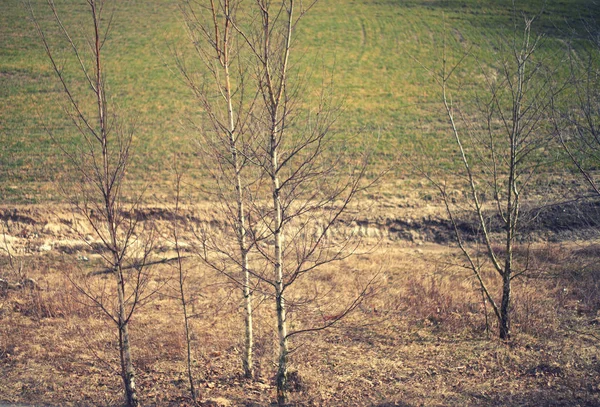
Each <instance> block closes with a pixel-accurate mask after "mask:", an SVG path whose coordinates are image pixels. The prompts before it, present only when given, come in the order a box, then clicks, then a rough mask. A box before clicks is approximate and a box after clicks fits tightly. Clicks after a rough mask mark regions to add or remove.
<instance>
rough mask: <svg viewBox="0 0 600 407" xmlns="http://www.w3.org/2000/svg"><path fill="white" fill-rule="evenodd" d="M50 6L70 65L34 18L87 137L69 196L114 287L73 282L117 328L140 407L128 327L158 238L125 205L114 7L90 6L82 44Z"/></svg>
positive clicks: (126, 145)
mask: <svg viewBox="0 0 600 407" xmlns="http://www.w3.org/2000/svg"><path fill="white" fill-rule="evenodd" d="M47 3H48V7H49V10H50V11H51V13H52V15H53V17H54V21H55V23H56V25H57V28H58V30H59V34H60V35H61V37H62V39H63V41H64V44H66V46H67V48H69V49H70V51H71V54H72V56H73V59H72V60H67V62H65V64H64V65H61V64H60V62H59V59H58V58H57V57H56V56H55V52H54V51H53V48H52V46H51V44H50V41H49V37H48V36H47V35H46V33H45V30H44V29H43V28H42V26H41V23H40V22H39V20H38V19H36V17H35V14H34V8H33V6H32V5H31V3H27V5H28V7H29V11H30V13H31V16H32V18H33V21H34V25H35V28H36V29H37V32H38V34H39V37H40V38H41V41H42V43H43V46H44V49H45V51H46V54H47V56H48V59H49V61H50V63H51V65H52V68H53V69H54V72H55V74H56V76H57V77H58V80H59V83H60V85H61V86H62V90H63V94H64V95H65V97H66V103H65V111H66V113H67V114H68V116H69V118H70V119H71V121H72V123H73V126H74V127H75V128H76V129H77V131H78V133H79V136H80V137H79V141H78V143H79V144H78V145H77V146H76V148H75V151H73V150H69V149H67V148H64V149H63V152H64V153H65V154H66V155H67V157H68V159H69V162H70V164H71V165H72V166H73V169H74V173H75V174H76V180H75V181H74V182H73V183H72V184H70V186H69V187H68V188H70V189H67V190H66V193H67V194H70V195H73V196H72V202H73V204H74V207H75V210H76V211H77V212H78V213H79V214H81V215H82V216H83V217H84V218H85V220H86V221H87V224H88V225H89V227H91V229H92V230H93V231H94V233H95V235H96V237H97V239H99V241H100V242H101V244H102V247H103V249H104V250H102V252H101V256H102V260H103V262H104V263H105V266H106V272H108V273H110V274H112V276H113V277H114V286H107V284H106V282H100V281H98V279H97V278H95V277H94V275H95V274H97V273H92V274H89V275H88V276H87V277H81V278H73V279H72V282H73V284H75V286H76V288H77V289H78V290H79V291H80V292H81V293H82V294H83V295H85V296H86V297H87V298H88V299H89V300H90V301H91V302H92V303H94V304H95V305H96V306H98V307H99V308H100V309H101V310H102V311H103V313H104V314H105V315H106V316H107V317H108V318H109V319H110V320H112V321H113V322H114V324H115V326H116V327H117V331H118V345H119V346H118V350H119V355H120V361H121V368H120V375H121V377H122V379H123V385H124V389H125V402H126V404H127V406H137V405H139V400H138V392H137V387H136V381H135V371H134V367H133V362H132V359H133V357H132V352H131V341H130V336H129V323H130V321H131V317H132V315H133V314H134V312H135V311H136V309H137V308H138V307H139V306H141V305H142V304H143V303H144V301H146V300H147V299H148V298H149V296H150V295H151V294H152V293H151V292H148V290H146V288H147V283H148V280H149V277H150V275H149V273H148V272H147V270H146V266H147V263H148V257H149V254H150V252H151V249H152V240H153V239H152V230H149V229H146V230H142V229H141V227H140V225H139V224H138V222H137V220H136V217H135V216H133V213H134V211H135V209H137V208H138V207H139V205H140V199H141V195H140V196H138V197H137V198H134V199H133V200H132V203H131V204H127V203H126V198H125V192H124V187H125V178H126V173H127V168H128V165H129V163H130V161H131V145H132V137H133V129H132V128H128V127H127V126H125V125H123V123H122V122H121V121H120V120H119V119H118V117H117V115H116V113H115V109H114V103H113V101H112V100H111V99H110V98H109V97H108V95H107V76H106V74H105V72H104V58H103V52H102V51H103V47H104V45H105V43H106V41H107V38H108V36H109V32H110V30H111V22H112V19H113V15H114V8H110V9H109V5H110V3H111V2H110V1H108V0H87V1H86V4H87V5H86V7H87V9H88V12H89V17H90V22H89V24H90V26H89V27H90V28H91V30H90V32H91V35H90V36H89V37H87V38H85V40H84V41H85V46H83V45H80V43H79V42H78V41H77V40H76V39H74V37H73V36H72V35H71V33H70V32H69V30H68V29H67V27H66V26H65V25H64V24H63V20H62V19H61V16H60V13H59V11H58V8H57V6H56V5H55V3H54V1H53V0H48V1H47ZM69 63H71V65H69ZM73 66H76V67H77V68H73ZM74 73H78V75H79V79H80V80H81V81H83V83H84V84H85V88H84V90H81V91H76V90H74V89H78V87H77V86H76V85H75V84H74V83H73V82H70V80H71V78H72V77H71V74H74Z"/></svg>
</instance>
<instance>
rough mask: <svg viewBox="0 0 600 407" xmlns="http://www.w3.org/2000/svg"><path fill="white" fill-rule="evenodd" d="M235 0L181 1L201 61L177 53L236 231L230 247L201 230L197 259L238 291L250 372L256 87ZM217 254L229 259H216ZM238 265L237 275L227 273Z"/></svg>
mask: <svg viewBox="0 0 600 407" xmlns="http://www.w3.org/2000/svg"><path fill="white" fill-rule="evenodd" d="M240 3H241V1H239V0H218V1H216V2H215V1H214V0H210V1H204V2H191V1H184V2H182V4H181V10H182V14H183V16H184V20H185V24H186V27H187V32H188V34H189V37H190V40H191V42H192V44H193V45H194V48H195V51H196V56H197V57H198V59H199V61H200V62H201V67H200V69H199V70H198V71H195V70H194V69H192V68H190V67H189V66H187V65H186V63H185V60H184V58H183V57H182V56H177V64H178V67H179V70H180V72H181V74H182V76H183V78H184V80H185V82H186V84H187V85H188V86H189V87H190V89H192V90H193V92H194V94H195V96H196V97H197V100H198V101H199V103H200V107H201V109H202V111H203V112H204V113H205V114H206V117H207V120H206V123H208V125H205V126H203V127H202V128H201V132H200V134H201V142H200V147H201V149H202V155H203V158H204V159H205V162H204V169H206V170H208V172H209V174H210V175H211V178H212V180H213V181H214V186H215V188H214V189H212V190H211V191H210V194H211V195H212V196H213V197H215V198H216V200H217V202H219V204H220V205H221V208H222V209H223V211H224V213H225V216H224V218H225V219H226V220H227V221H228V222H230V223H229V227H230V230H231V231H232V232H233V233H234V235H235V240H236V242H237V247H229V246H228V245H227V244H226V243H225V242H223V241H222V240H218V239H216V237H215V236H213V235H210V234H209V233H207V232H206V231H205V233H203V234H202V236H201V241H202V247H201V250H200V251H199V253H200V257H201V258H202V259H203V260H204V261H205V263H206V264H208V265H209V266H211V267H212V268H214V269H216V270H217V271H219V272H222V273H224V274H225V275H227V276H229V277H230V278H231V279H232V280H233V281H235V282H236V283H238V284H239V285H240V287H241V289H242V292H243V297H244V309H245V340H244V343H245V346H244V353H243V358H242V364H243V370H244V375H245V376H246V377H247V378H251V377H252V376H253V370H254V367H253V360H252V353H253V330H252V286H251V285H252V283H251V281H250V272H249V263H248V256H249V251H250V245H249V242H248V237H247V220H246V217H247V208H246V201H247V200H248V183H251V182H252V177H251V175H249V174H248V173H249V171H248V170H249V169H248V164H249V161H248V158H247V156H246V150H248V148H249V147H248V146H249V144H251V143H252V137H250V136H249V135H250V133H249V131H248V130H249V126H250V120H251V114H252V109H253V106H254V102H255V98H256V95H257V93H256V90H254V89H252V88H251V87H249V86H247V82H248V80H249V78H248V70H247V68H246V66H245V63H246V61H245V60H244V56H245V55H244V47H243V43H241V42H240V41H239V38H238V37H239V36H238V35H237V31H236V29H235V27H234V25H235V24H236V15H237V12H238V9H239V7H240ZM214 253H219V254H221V255H223V256H224V258H225V259H228V260H229V261H215V260H214V259H213V257H212V255H213V254H214ZM232 268H234V269H235V268H237V269H239V273H235V272H232Z"/></svg>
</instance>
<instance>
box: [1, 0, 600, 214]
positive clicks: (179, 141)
mask: <svg viewBox="0 0 600 407" xmlns="http://www.w3.org/2000/svg"><path fill="white" fill-rule="evenodd" d="M44 3H45V2H44V1H41V0H37V1H35V2H34V9H35V12H36V17H37V18H38V19H39V21H41V23H42V25H43V26H44V27H48V29H49V27H50V26H51V23H52V16H51V14H50V11H49V10H48V9H47V7H44ZM57 3H58V5H59V9H60V10H61V11H62V15H63V16H64V18H65V24H66V25H67V26H68V27H71V29H72V31H73V32H80V30H81V29H82V27H85V24H86V21H87V19H89V16H87V15H86V10H85V7H84V4H82V3H85V2H82V1H73V0H68V1H57ZM516 3H517V4H516V12H515V11H514V10H513V5H512V2H509V1H492V0H465V1H441V0H440V1H433V0H423V1H401V0H387V1H385V0H384V1H375V0H362V1H358V0H355V1H351V0H326V1H325V0H323V1H321V2H320V3H318V4H317V6H316V7H314V8H313V9H312V10H311V11H310V13H309V14H307V16H306V18H305V19H304V20H303V23H302V24H301V25H300V27H299V30H298V43H297V44H296V45H297V47H298V52H297V53H296V54H295V56H296V58H295V59H294V62H295V66H296V68H297V69H298V70H299V72H301V73H302V74H303V75H305V74H306V75H307V76H309V77H310V78H311V79H310V80H309V82H308V86H311V87H318V86H319V84H320V83H321V78H322V75H323V74H324V73H326V72H328V71H331V70H333V72H334V80H335V87H336V88H335V91H336V93H337V94H338V95H341V96H342V98H343V100H344V110H343V113H342V116H341V117H340V119H339V120H338V122H337V124H336V128H335V130H336V133H337V134H338V137H349V136H354V135H362V136H364V137H367V138H368V139H369V138H375V137H380V139H381V141H382V143H381V147H380V158H379V160H378V161H379V162H380V163H382V165H384V166H393V165H394V164H395V162H393V160H395V158H396V157H398V154H399V153H402V154H404V155H409V156H410V155H411V154H413V153H414V151H416V150H415V146H416V145H420V146H421V148H425V149H426V150H428V151H429V152H430V153H431V154H432V155H433V156H435V155H436V154H438V155H440V154H441V152H442V151H443V150H444V146H445V143H446V142H445V141H444V138H443V137H440V134H441V133H440V132H441V131H442V129H443V123H444V121H445V116H444V115H443V114H442V113H441V105H440V104H439V100H440V96H439V93H440V92H439V89H438V88H437V86H436V85H435V84H434V82H433V81H432V79H431V77H430V75H429V74H428V73H427V72H426V70H425V69H423V68H422V66H421V64H422V65H424V66H427V67H432V68H434V69H439V67H440V66H441V55H442V50H443V49H444V45H443V44H444V42H446V44H447V45H446V48H447V54H448V55H449V58H450V60H456V59H457V58H459V57H460V56H461V55H462V54H463V53H464V52H466V51H467V50H469V51H470V53H471V54H472V56H471V57H469V58H467V59H466V60H465V62H464V63H463V65H462V66H461V68H460V70H459V71H458V72H457V75H456V78H457V79H458V80H460V82H461V88H462V89H463V90H464V91H465V93H464V94H463V97H464V98H467V99H468V98H469V97H470V95H471V96H472V95H473V94H474V93H473V92H474V90H475V89H477V86H478V82H477V81H478V80H480V79H481V75H480V67H479V66H478V63H477V62H476V61H480V64H481V66H483V67H484V69H487V68H492V69H493V68H494V66H493V65H491V64H492V61H494V59H495V58H497V54H498V52H499V49H501V48H502V43H503V38H509V37H510V36H511V35H512V33H513V27H514V26H513V21H514V16H515V15H517V16H519V15H520V13H522V12H525V13H529V14H533V13H536V12H538V11H539V10H541V9H542V6H543V4H544V3H547V4H545V6H544V12H543V15H542V16H541V19H540V21H539V23H538V25H537V26H536V27H534V30H537V32H540V33H544V34H545V35H546V41H545V42H544V49H543V50H542V52H543V54H544V55H545V56H546V57H547V58H549V59H550V60H551V61H552V60H555V61H557V62H558V61H560V59H561V55H562V54H561V53H562V52H563V49H564V46H565V43H566V42H567V41H568V40H569V39H571V38H572V37H573V32H581V19H582V18H587V19H590V18H592V19H593V18H594V16H597V15H598V9H597V8H596V9H595V10H593V9H590V8H589V7H591V6H589V5H588V3H589V2H588V1H585V0H571V1H556V0H551V1H548V2H543V1H541V0H540V1H527V2H524V1H517V2H516ZM521 3H523V4H521ZM525 3H526V4H525ZM518 18H520V17H518ZM48 33H49V35H50V38H51V40H53V42H54V43H58V41H55V40H57V34H56V32H55V31H54V32H53V31H48ZM189 45H190V44H189V42H188V40H187V38H186V36H185V32H184V29H183V23H182V18H181V16H180V14H179V11H178V7H177V2H176V1H171V0H168V1H163V0H160V1H159V0H146V1H139V0H137V1H136V0H130V1H125V2H119V4H118V7H117V11H116V15H115V22H114V27H113V31H112V34H111V36H110V38H109V41H108V42H107V45H106V49H105V56H106V72H107V79H108V83H109V90H110V93H111V95H112V97H113V98H114V102H115V103H116V105H117V106H118V107H119V112H120V114H121V115H122V116H126V117H128V118H131V119H132V120H133V121H134V122H135V123H136V129H137V131H136V138H135V140H136V158H135V160H134V166H133V168H132V170H131V175H132V176H133V178H134V179H135V180H136V181H137V182H140V183H144V184H146V183H149V184H151V186H152V185H161V183H162V182H163V181H165V180H168V179H169V177H170V175H169V166H170V163H171V160H172V157H173V154H174V153H176V152H181V153H183V157H184V160H186V161H187V164H190V165H191V166H192V167H193V166H194V161H193V160H194V150H195V148H194V140H195V135H194V133H193V132H192V131H190V130H189V129H188V127H186V125H185V123H186V122H187V120H188V119H190V118H195V117H198V116H199V115H200V114H201V112H200V111H199V110H198V108H197V105H196V103H195V101H194V100H193V98H192V97H191V92H190V91H189V90H188V89H187V88H186V87H185V85H184V84H183V83H182V82H181V80H180V78H179V77H178V75H177V73H176V72H175V71H176V68H175V62H174V58H173V56H172V51H171V48H172V47H176V48H178V49H181V50H182V51H183V52H186V50H189ZM62 51H64V50H61V49H60V48H57V49H56V52H57V55H59V56H62V55H63V53H62ZM64 55H67V54H66V53H65V54H64ZM300 56H301V57H300ZM73 80H74V81H75V82H73V86H75V87H81V86H82V84H81V83H78V82H76V79H75V78H74V79H73ZM62 100H63V99H62V94H61V88H60V87H59V85H58V83H57V80H56V78H55V77H54V74H53V72H52V70H51V68H50V64H49V61H48V60H47V58H46V56H45V54H44V51H43V48H42V46H41V42H40V40H39V38H38V37H37V34H36V32H35V29H34V27H33V24H32V23H31V21H30V19H29V16H28V12H27V10H26V9H25V7H24V6H23V4H22V2H21V1H20V0H5V1H3V2H2V4H1V5H0V146H1V147H0V163H1V164H0V197H1V199H0V200H1V201H2V202H3V203H11V202H13V203H17V202H32V203H33V202H44V201H48V200H60V199H62V197H61V195H60V194H58V193H57V192H56V188H55V183H54V181H55V180H56V179H58V178H60V176H61V174H63V173H64V172H65V171H66V169H67V168H68V166H67V165H66V163H65V160H64V158H63V157H62V154H61V153H60V149H59V148H58V146H57V143H58V144H62V145H63V146H66V147H68V146H69V145H70V144H72V143H73V140H74V134H75V133H74V129H73V127H72V126H71V125H70V122H69V119H68V116H67V115H66V114H65V113H64V111H63V109H62V107H61V101H62ZM50 134H52V137H51V136H50ZM403 173H406V172H405V171H404V170H403V169H402V168H400V169H399V170H398V171H396V174H403ZM192 175H194V174H192ZM195 175H196V176H197V177H201V176H202V175H201V173H200V172H198V173H197V174H195ZM155 192H156V191H154V192H153V191H151V193H155Z"/></svg>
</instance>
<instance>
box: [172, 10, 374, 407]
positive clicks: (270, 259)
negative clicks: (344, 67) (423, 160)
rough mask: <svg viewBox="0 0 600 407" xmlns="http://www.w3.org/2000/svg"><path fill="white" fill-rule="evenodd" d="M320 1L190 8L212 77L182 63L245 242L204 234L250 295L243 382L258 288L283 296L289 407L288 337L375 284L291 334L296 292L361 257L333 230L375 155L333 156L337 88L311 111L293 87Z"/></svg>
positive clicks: (225, 199)
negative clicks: (308, 21)
mask: <svg viewBox="0 0 600 407" xmlns="http://www.w3.org/2000/svg"><path fill="white" fill-rule="evenodd" d="M314 4H315V2H314V1H311V2H309V3H304V4H303V3H301V2H300V3H298V4H297V3H296V1H294V0H280V1H277V2H271V1H265V0H255V1H253V2H250V3H248V4H244V6H243V8H242V7H241V2H239V1H233V0H222V1H216V2H213V1H206V2H205V3H202V2H200V3H191V2H185V3H184V7H183V10H184V15H185V16H186V22H187V27H188V29H189V32H190V36H191V38H192V42H193V44H194V46H195V48H196V51H197V54H198V55H199V56H200V57H201V58H200V59H201V61H203V65H204V69H205V75H206V76H205V78H207V79H206V80H200V81H198V80H197V77H195V76H194V75H193V74H192V70H191V69H190V67H189V66H188V65H186V64H185V62H184V60H183V58H178V64H179V67H180V70H181V72H182V73H183V76H184V78H185V80H186V82H187V83H188V84H189V86H190V87H191V88H192V89H193V90H194V92H195V93H196V95H197V97H198V100H199V101H200V102H201V103H200V104H201V107H202V108H203V111H204V112H205V115H206V118H207V122H208V123H209V126H208V128H206V127H205V128H203V129H202V130H203V131H202V134H203V138H202V140H201V141H202V145H203V146H204V148H205V150H204V153H205V156H206V157H208V164H209V165H207V166H205V167H206V168H208V169H209V170H210V173H211V175H212V179H213V180H214V181H215V184H216V188H215V191H216V192H214V193H215V195H216V196H217V198H218V201H219V202H220V203H221V205H222V206H223V207H224V209H225V213H226V214H229V219H230V222H231V223H230V229H231V230H233V231H234V234H235V237H236V239H235V240H236V246H237V247H235V248H234V247H233V246H230V245H228V244H227V242H225V241H223V240H222V239H221V240H217V239H216V238H215V237H214V236H208V235H207V234H202V235H201V238H202V249H203V250H204V252H203V254H202V257H203V259H204V260H205V261H206V262H207V264H209V265H210V266H211V267H213V268H214V269H216V270H219V271H221V272H223V273H226V274H227V275H228V276H229V277H230V278H231V279H232V280H234V281H236V282H238V283H239V284H240V286H241V287H242V288H243V289H244V296H245V298H246V301H247V302H246V315H247V319H246V327H247V333H246V345H247V346H246V352H245V366H244V367H245V370H246V374H249V369H251V364H250V363H249V362H248V361H249V360H250V356H251V353H250V351H251V345H252V342H251V331H250V330H249V328H251V320H250V318H249V317H250V316H251V309H250V305H251V303H250V301H249V298H250V293H251V290H250V288H251V287H254V289H257V287H260V289H261V290H262V292H263V294H266V295H268V296H271V297H272V298H273V299H274V302H275V309H276V319H277V338H278V360H277V366H278V368H277V375H276V381H277V398H278V403H279V404H280V405H283V404H284V403H285V402H286V399H287V387H288V385H287V373H288V359H289V353H290V350H289V343H288V342H289V339H290V338H291V337H292V336H294V335H297V334H300V333H303V332H312V331H317V330H321V329H325V328H326V327H328V326H331V325H333V324H334V323H335V322H337V321H338V320H339V319H340V318H342V317H343V316H345V315H346V314H347V313H348V312H350V311H351V310H352V309H354V308H355V307H356V306H357V305H358V303H359V301H360V299H361V298H362V297H363V296H364V295H365V294H366V292H367V291H368V284H366V285H365V286H361V288H360V289H359V290H358V293H357V296H356V297H355V298H351V299H350V300H348V301H347V303H343V304H336V305H337V308H338V309H337V312H336V313H335V317H331V315H329V318H327V319H325V318H324V319H323V320H322V321H321V322H322V323H318V322H316V323H315V325H314V326H306V327H303V328H301V329H297V330H293V331H290V329H289V326H288V319H289V314H288V311H289V305H290V304H291V305H292V306H293V305H295V304H294V301H293V296H292V295H291V294H288V293H289V292H290V290H291V288H292V286H293V285H294V283H295V282H297V281H299V280H301V279H302V278H303V277H304V276H306V275H309V274H310V273H311V272H313V271H315V270H316V269H318V268H319V267H320V266H323V265H325V264H328V263H331V262H334V261H338V260H342V259H344V258H346V257H348V256H350V255H352V254H354V253H355V250H356V248H357V245H358V243H359V242H358V240H357V239H355V236H346V237H338V238H337V239H336V238H334V237H333V235H334V233H333V232H332V229H334V228H335V225H336V224H337V222H338V221H339V220H340V216H341V215H342V214H343V213H344V212H345V211H346V210H347V208H348V205H349V204H350V202H351V201H352V200H353V199H354V198H356V196H357V195H358V194H359V193H360V192H361V191H362V190H363V189H364V188H366V187H367V186H368V183H363V182H362V181H363V178H364V175H365V171H366V166H367V162H368V156H369V154H368V153H363V152H361V153H359V154H356V155H355V156H354V157H353V156H350V155H344V154H343V153H342V150H343V147H342V148H341V149H339V150H337V151H336V146H335V145H334V144H333V143H332V137H331V126H332V125H333V124H334V122H335V119H336V117H337V111H338V109H337V108H336V106H335V104H334V103H333V99H334V98H333V96H332V94H331V92H330V91H331V90H332V88H330V87H328V86H327V85H325V86H323V87H322V89H321V92H320V93H319V94H318V95H316V103H314V102H313V103H311V102H309V98H304V96H305V95H306V94H307V93H308V92H304V93H303V91H305V89H303V88H301V86H299V84H298V83H295V82H294V83H293V81H291V80H290V77H292V78H296V76H295V75H293V74H291V73H290V72H291V68H290V66H291V63H290V54H291V50H292V48H293V42H294V30H295V28H296V26H297V24H298V23H299V21H300V20H301V19H302V18H303V17H304V15H305V13H306V12H307V11H308V10H309V9H310V8H311V7H312V6H313V5H314ZM203 18H204V19H205V20H203ZM344 158H345V159H344ZM375 179H376V178H375ZM365 184H367V185H365ZM232 267H237V268H238V269H239V272H232V271H231V270H232ZM251 276H252V277H253V280H255V281H256V283H255V284H251V282H250V277H251ZM264 287H266V288H264ZM313 302H314V301H313ZM315 309H319V306H318V305H316V304H315Z"/></svg>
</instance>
